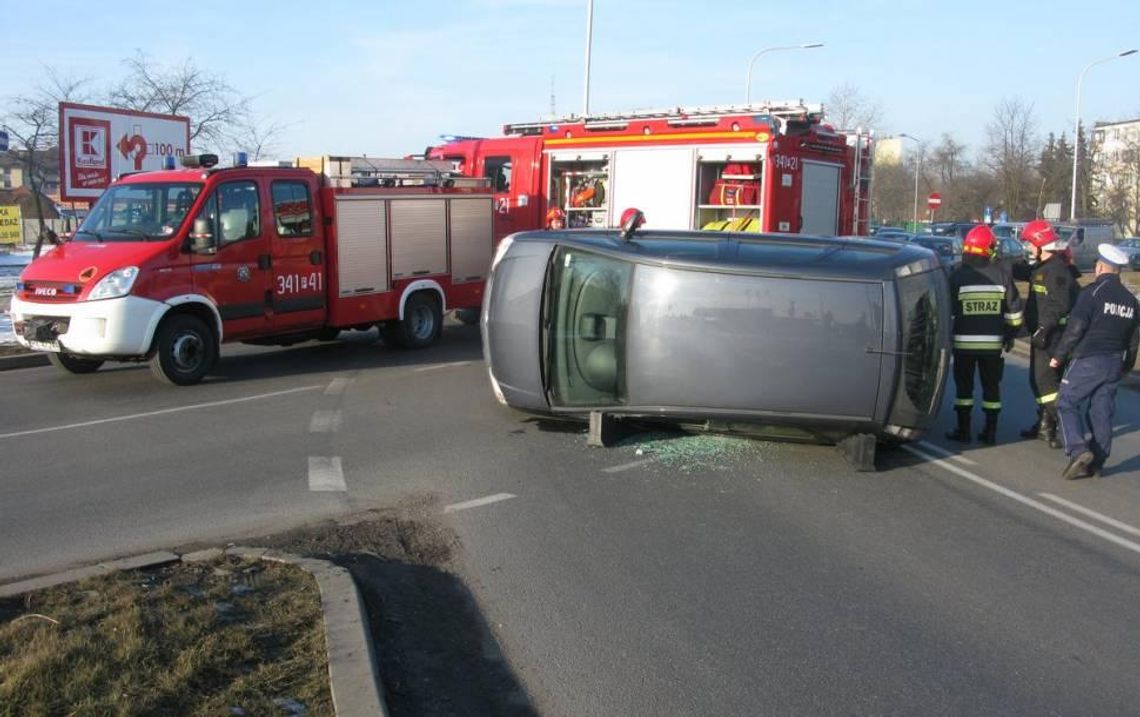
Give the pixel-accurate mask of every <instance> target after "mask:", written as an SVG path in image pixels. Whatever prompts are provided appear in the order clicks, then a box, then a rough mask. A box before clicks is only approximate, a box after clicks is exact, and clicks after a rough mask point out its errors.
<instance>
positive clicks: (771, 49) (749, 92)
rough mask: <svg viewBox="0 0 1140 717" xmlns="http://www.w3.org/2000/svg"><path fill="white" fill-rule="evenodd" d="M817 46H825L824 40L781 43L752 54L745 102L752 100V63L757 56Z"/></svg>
mask: <svg viewBox="0 0 1140 717" xmlns="http://www.w3.org/2000/svg"><path fill="white" fill-rule="evenodd" d="M816 47H823V43H822V42H807V43H804V44H803V45H780V46H779V47H765V48H764V49H763V50H758V51H757V52H756V54H754V55H752V59H750V60H749V61H748V79H747V80H745V83H744V104H748V103H750V102H751V101H752V65H754V64H756V58H758V57H760V56H761V55H763V54H764V53H765V52H775V51H776V50H811V49H813V48H816Z"/></svg>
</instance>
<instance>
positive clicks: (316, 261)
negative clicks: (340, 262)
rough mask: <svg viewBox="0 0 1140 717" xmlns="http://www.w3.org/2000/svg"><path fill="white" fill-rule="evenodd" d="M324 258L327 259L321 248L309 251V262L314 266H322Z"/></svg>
mask: <svg viewBox="0 0 1140 717" xmlns="http://www.w3.org/2000/svg"><path fill="white" fill-rule="evenodd" d="M324 260H325V257H324V254H322V253H321V252H320V251H319V250H316V249H314V250H313V251H311V252H309V263H310V264H312V265H314V266H320V265H321V263H322V262H323V261H324Z"/></svg>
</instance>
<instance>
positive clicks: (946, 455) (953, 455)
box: [918, 441, 978, 466]
mask: <svg viewBox="0 0 1140 717" xmlns="http://www.w3.org/2000/svg"><path fill="white" fill-rule="evenodd" d="M918 443H919V445H921V446H922V447H923V448H925V449H926V450H928V451H934V452H935V453H937V454H938V455H940V456H942V457H943V458H949V459H950V460H952V461H958V462H959V463H964V464H966V465H968V466H976V465H978V463H977V461H972V460H970V459H969V458H967V457H966V456H963V455H959V454H957V453H955V452H953V451H948V450H946V449H945V448H943V447H942V446H938V445H935V444H933V443H929V442H927V441H919V442H918Z"/></svg>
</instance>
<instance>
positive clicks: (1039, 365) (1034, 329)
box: [1013, 219, 1080, 448]
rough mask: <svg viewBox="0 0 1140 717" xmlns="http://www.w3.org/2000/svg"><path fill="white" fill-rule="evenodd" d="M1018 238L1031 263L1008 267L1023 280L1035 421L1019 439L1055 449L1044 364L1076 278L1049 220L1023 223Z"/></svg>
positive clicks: (1052, 398)
mask: <svg viewBox="0 0 1140 717" xmlns="http://www.w3.org/2000/svg"><path fill="white" fill-rule="evenodd" d="M1021 240H1022V241H1023V242H1025V243H1026V244H1028V245H1029V250H1030V252H1031V256H1032V258H1033V262H1034V263H1033V264H1032V265H1030V264H1028V263H1026V262H1019V263H1017V264H1015V265H1014V266H1013V276H1014V278H1015V279H1019V280H1021V281H1028V282H1029V295H1028V296H1027V297H1026V300H1025V324H1026V328H1027V329H1028V331H1029V344H1030V347H1029V386H1030V388H1031V389H1032V390H1033V396H1034V398H1035V399H1036V400H1037V420H1036V422H1034V424H1033V425H1032V426H1030V427H1029V428H1026V429H1025V430H1024V431H1022V432H1021V437H1022V438H1034V437H1037V438H1040V439H1042V440H1044V441H1046V442H1047V443H1048V444H1049V447H1050V448H1060V447H1061V442H1060V441H1058V440H1057V391H1058V389H1059V388H1060V385H1061V384H1060V381H1059V378H1060V374H1061V370H1060V368H1059V367H1058V368H1054V367H1051V366H1050V365H1049V359H1050V358H1051V357H1052V356H1053V354H1054V349H1055V348H1056V345H1057V342H1058V341H1059V340H1060V339H1061V334H1062V332H1063V331H1064V330H1065V324H1066V322H1068V320H1069V318H1068V317H1069V310H1070V309H1071V308H1072V306H1073V303H1074V302H1075V301H1076V299H1077V291H1078V286H1077V282H1076V279H1077V277H1079V276H1080V272H1078V271H1077V270H1076V269H1075V268H1074V267H1073V266H1071V265H1070V264H1069V261H1068V256H1067V254H1066V253H1065V250H1066V249H1067V248H1068V242H1066V241H1065V240H1064V239H1061V238H1060V237H1059V236H1058V235H1057V232H1056V231H1054V229H1053V227H1052V225H1050V224H1049V222H1047V221H1044V220H1041V219H1036V220H1034V221H1031V222H1029V223H1028V224H1026V225H1025V228H1024V229H1023V230H1022V231H1021Z"/></svg>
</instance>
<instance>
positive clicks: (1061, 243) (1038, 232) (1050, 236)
mask: <svg viewBox="0 0 1140 717" xmlns="http://www.w3.org/2000/svg"><path fill="white" fill-rule="evenodd" d="M1021 241H1024V242H1029V243H1030V244H1032V245H1033V246H1035V247H1037V248H1038V249H1044V250H1046V251H1064V250H1065V249H1068V248H1069V242H1067V241H1065V240H1064V239H1062V238H1061V237H1059V236H1058V235H1057V232H1056V230H1054V229H1053V225H1052V224H1050V223H1049V222H1047V221H1045V220H1044V219H1034V220H1033V221H1031V222H1029V223H1028V224H1026V225H1025V228H1024V229H1022V230H1021Z"/></svg>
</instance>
